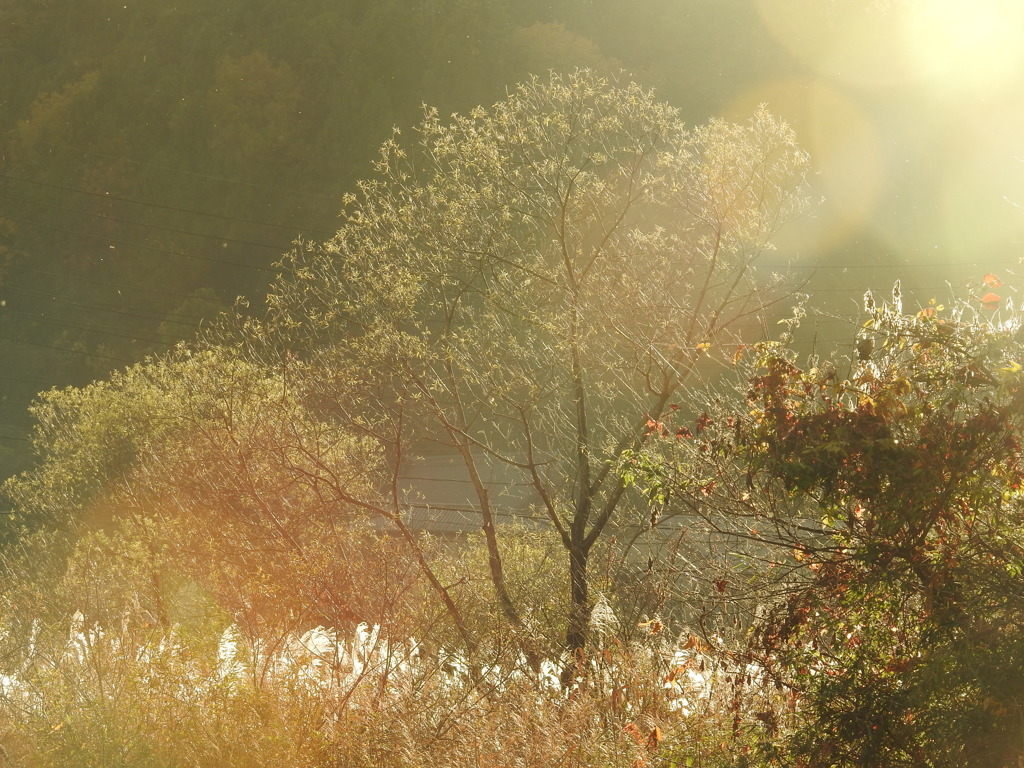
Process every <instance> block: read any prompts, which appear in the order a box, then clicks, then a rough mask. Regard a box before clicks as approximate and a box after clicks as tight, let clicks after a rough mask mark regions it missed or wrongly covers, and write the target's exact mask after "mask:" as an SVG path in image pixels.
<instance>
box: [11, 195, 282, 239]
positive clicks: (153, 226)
mask: <svg viewBox="0 0 1024 768" xmlns="http://www.w3.org/2000/svg"><path fill="white" fill-rule="evenodd" d="M0 197H3V198H7V199H8V200H17V201H18V202H21V203H29V204H30V205H38V206H40V207H42V208H51V209H53V210H57V211H64V212H66V213H77V214H79V215H81V216H92V217H94V218H97V219H106V220H107V221H116V222H117V223H119V224H130V225H132V226H135V227H145V228H146V229H162V230H164V231H165V232H174V233H175V234H179V235H189V236H191V237H204V238H207V239H209V240H216V241H218V242H222V243H234V244H236V245H246V246H249V247H252V248H266V249H268V250H272V251H278V250H279V249H278V247H277V246H275V245H267V244H266V243H254V242H251V241H249V240H237V239H235V238H233V237H222V236H220V235H209V234H205V233H203V232H191V231H189V230H187V229H178V228H177V227H166V226H163V225H161V224H147V223H146V222H143V221H135V220H134V219H119V218H117V217H116V216H108V215H106V214H104V213H95V212H93V211H82V210H79V209H78V208H66V207H65V206H63V205H56V204H55V203H44V202H42V201H41V200H30V199H28V198H27V197H17V196H15V195H9V194H7V193H5V192H0Z"/></svg>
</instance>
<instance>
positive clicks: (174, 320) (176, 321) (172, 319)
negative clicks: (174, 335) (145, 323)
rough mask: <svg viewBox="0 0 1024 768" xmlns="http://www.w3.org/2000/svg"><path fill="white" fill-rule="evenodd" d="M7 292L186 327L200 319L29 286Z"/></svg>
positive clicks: (193, 325)
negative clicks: (132, 309)
mask: <svg viewBox="0 0 1024 768" xmlns="http://www.w3.org/2000/svg"><path fill="white" fill-rule="evenodd" d="M4 290H5V291H6V292H7V293H11V294H14V295H16V296H29V297H31V298H38V299H43V300H45V301H60V302H61V303H62V304H71V305H74V306H76V307H82V308H83V309H88V310H91V311H93V312H108V313H110V314H112V315H122V316H124V317H137V318H140V319H143V320H154V321H157V322H160V323H170V324H172V325H181V326H184V327H186V328H191V329H193V330H195V328H196V327H197V326H198V325H199V322H200V321H199V320H189V319H186V318H182V317H181V316H180V315H151V314H146V313H144V312H130V311H126V310H122V309H110V308H109V307H107V306H104V305H102V304H96V303H91V302H84V301H79V300H76V299H69V298H67V297H66V296H55V295H51V294H49V293H43V292H42V291H32V290H29V289H27V288H7V289H4Z"/></svg>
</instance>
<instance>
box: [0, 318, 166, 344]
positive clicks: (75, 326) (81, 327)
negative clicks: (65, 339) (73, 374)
mask: <svg viewBox="0 0 1024 768" xmlns="http://www.w3.org/2000/svg"><path fill="white" fill-rule="evenodd" d="M0 317H13V318H17V319H19V320H27V321H29V322H33V323H42V324H44V325H50V326H56V327H57V328H65V329H71V330H75V331H88V332H90V333H101V334H103V335H105V336H113V337H115V338H119V339H128V340H129V341H144V342H148V343H150V344H157V345H160V346H162V347H164V348H167V347H170V346H171V344H170V343H168V342H167V340H166V339H154V338H152V337H150V336H145V335H142V334H134V335H128V334H125V333H121V332H120V331H117V330H113V329H110V328H104V327H100V326H95V325H88V324H83V323H67V322H61V321H59V320H53V319H50V318H48V317H39V316H33V315H24V314H21V313H18V312H11V311H10V310H9V309H6V308H4V309H3V310H0Z"/></svg>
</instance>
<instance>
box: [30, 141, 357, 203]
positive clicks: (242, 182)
mask: <svg viewBox="0 0 1024 768" xmlns="http://www.w3.org/2000/svg"><path fill="white" fill-rule="evenodd" d="M40 144H41V146H48V147H50V148H51V149H53V148H56V147H57V146H58V145H54V144H42V143H41V142H40ZM59 146H61V147H64V148H65V149H72V150H75V151H76V152H81V153H82V159H83V160H84V159H85V158H87V157H89V156H90V155H92V156H95V157H102V158H105V159H107V160H119V161H121V162H124V163H130V164H132V165H141V166H144V167H146V168H156V169H158V170H161V171H170V172H171V173H177V174H179V175H185V176H195V177H197V178H200V179H210V180H211V181H222V182H226V183H228V184H238V185H240V186H246V187H259V188H262V189H271V190H274V191H275V192H282V191H284V192H292V193H295V194H298V195H306V196H307V197H313V198H316V199H318V200H329V201H330V202H332V203H336V202H337V200H336V199H335V198H333V197H328V196H327V195H323V194H319V193H317V192H310V191H309V190H306V189H295V188H294V187H282V186H279V185H274V184H262V183H260V182H258V181H246V180H243V179H229V178H228V177H226V176H214V175H212V174H209V173H199V172H198V171H189V170H187V169H185V168H171V167H170V166H166V165H159V164H157V163H151V162H148V161H145V160H133V159H132V158H129V157H122V156H120V155H108V154H106V153H104V152H97V151H95V150H92V149H86V148H85V147H76V146H74V145H72V144H61V145H59Z"/></svg>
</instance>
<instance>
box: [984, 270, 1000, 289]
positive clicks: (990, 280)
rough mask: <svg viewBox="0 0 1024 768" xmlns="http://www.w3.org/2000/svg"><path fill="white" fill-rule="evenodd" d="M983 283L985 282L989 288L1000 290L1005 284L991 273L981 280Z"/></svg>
mask: <svg viewBox="0 0 1024 768" xmlns="http://www.w3.org/2000/svg"><path fill="white" fill-rule="evenodd" d="M981 282H983V283H984V284H985V286H986V287H987V288H998V287H999V286H1001V285H1002V284H1003V281H1002V280H1000V279H999V278H998V277H996V276H995V275H993V274H992V273H991V272H989V273H988V274H987V275H985V276H984V277H983V278H981Z"/></svg>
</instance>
